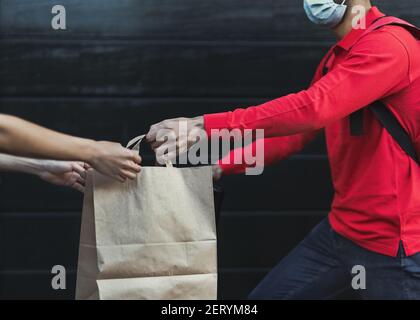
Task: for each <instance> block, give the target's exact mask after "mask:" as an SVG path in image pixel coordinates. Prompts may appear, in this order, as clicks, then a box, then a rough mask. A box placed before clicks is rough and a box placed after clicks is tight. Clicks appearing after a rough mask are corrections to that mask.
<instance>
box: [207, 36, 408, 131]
mask: <svg viewBox="0 0 420 320" xmlns="http://www.w3.org/2000/svg"><path fill="white" fill-rule="evenodd" d="M383 43H387V44H388V45H387V50H384V47H383ZM408 69H409V59H408V55H407V52H406V49H405V47H404V46H403V45H402V44H401V43H400V42H399V40H398V39H395V38H394V36H393V35H392V34H390V33H387V32H382V30H379V31H376V32H372V33H371V34H369V35H367V36H366V37H364V38H363V39H361V40H360V42H359V43H358V44H356V45H355V47H354V48H353V49H352V51H351V52H350V53H349V54H348V55H347V56H346V58H345V60H344V61H342V63H340V64H339V65H337V66H336V67H335V68H334V69H333V70H332V71H331V72H330V73H328V74H327V75H326V76H324V77H323V78H321V79H320V80H319V81H317V82H316V83H314V84H313V85H312V86H311V87H310V88H309V89H308V90H304V91H301V92H299V93H296V94H290V95H287V96H285V97H281V98H278V99H276V100H273V101H269V102H267V103H264V104H262V105H260V106H256V107H250V108H247V109H237V110H235V111H232V112H225V113H218V114H209V115H205V116H204V123H205V128H206V131H207V133H208V134H209V135H211V130H212V129H223V128H227V129H235V128H238V129H241V130H244V129H265V137H273V136H287V135H293V134H297V133H304V132H308V131H314V130H317V129H320V128H323V127H325V126H327V125H328V124H330V123H332V122H334V121H337V120H339V119H341V118H344V117H346V116H348V115H349V114H351V113H353V112H355V111H356V110H358V109H361V108H363V107H365V106H367V105H369V104H370V103H372V102H373V101H376V100H378V99H381V98H382V97H384V96H388V95H390V94H392V93H393V92H396V91H397V90H399V89H401V88H403V87H404V86H407V85H408V83H407V82H404V83H402V81H407V77H406V75H407V72H408ZM390 70H392V72H389V71H390Z"/></svg>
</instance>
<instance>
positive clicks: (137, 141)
mask: <svg viewBox="0 0 420 320" xmlns="http://www.w3.org/2000/svg"><path fill="white" fill-rule="evenodd" d="M145 136H146V135H145V134H142V135H140V136H137V137H135V138H133V139H131V140H130V141H128V143H127V146H126V148H128V149H131V150H134V151H140V145H141V143H142V142H143V141H144V137H145ZM165 165H166V167H168V168H172V167H173V164H172V161H170V160H166V161H165Z"/></svg>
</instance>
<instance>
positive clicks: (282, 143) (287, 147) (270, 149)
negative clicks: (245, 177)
mask: <svg viewBox="0 0 420 320" xmlns="http://www.w3.org/2000/svg"><path fill="white" fill-rule="evenodd" d="M317 133H318V131H313V132H309V133H305V134H297V135H293V136H287V137H274V138H265V139H262V141H259V140H257V141H254V142H253V143H252V144H250V145H248V146H245V147H243V148H239V149H235V150H232V151H231V152H230V153H229V154H227V155H226V156H225V157H223V158H222V159H220V160H219V161H218V162H217V164H216V165H215V167H214V170H213V173H214V175H213V176H214V178H215V180H218V179H219V178H220V177H221V176H222V175H231V174H243V173H244V172H245V170H246V169H247V168H250V167H253V166H255V165H257V163H261V161H256V163H254V164H247V163H246V162H245V161H241V162H240V163H235V157H238V156H239V159H244V158H245V157H244V154H245V153H250V154H252V155H253V156H258V155H257V154H256V152H257V150H258V148H257V144H258V143H264V154H263V155H262V156H263V161H262V164H263V165H264V166H270V165H273V164H274V163H276V162H278V161H281V160H283V159H285V158H287V157H289V156H290V155H292V154H294V153H297V152H299V151H301V150H302V149H303V147H304V146H305V145H306V144H307V143H309V142H310V141H312V140H313V139H314V138H315V136H316V135H317Z"/></svg>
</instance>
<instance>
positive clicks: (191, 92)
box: [0, 0, 420, 299]
mask: <svg viewBox="0 0 420 320" xmlns="http://www.w3.org/2000/svg"><path fill="white" fill-rule="evenodd" d="M301 2H302V1H300V0H258V1H255V0H212V1H210V0H62V1H59V3H60V4H63V5H65V6H66V9H67V30H66V31H53V30H52V29H51V27H50V22H51V18H52V15H51V13H50V12H51V7H52V6H53V5H55V4H57V1H49V0H37V1H33V0H0V97H1V99H0V112H5V113H10V114H15V115H18V116H21V117H23V118H26V119H29V120H32V121H35V122H37V123H40V124H42V125H45V126H48V127H50V128H53V129H57V130H60V131H64V132H67V133H70V134H77V135H82V136H86V137H91V138H96V139H107V140H115V141H120V142H126V141H128V140H129V138H131V137H133V136H135V135H138V134H140V133H144V132H146V131H147V129H148V127H149V126H150V124H152V123H154V122H156V121H159V120H162V119H164V118H169V117H176V116H194V115H199V114H202V113H209V112H217V111H224V110H229V109H232V108H234V107H237V106H248V105H254V104H257V103H260V102H263V101H265V100H268V99H271V98H275V97H278V96H281V95H283V94H287V93H290V92H295V91H298V90H301V89H304V88H305V87H306V86H307V85H308V84H309V82H310V80H311V78H312V74H313V72H314V70H315V67H316V65H317V63H318V62H319V60H320V59H321V57H322V56H323V54H324V53H325V52H326V50H327V48H328V46H329V45H331V44H332V42H333V38H332V37H331V36H330V35H329V34H328V33H326V31H325V30H323V29H322V28H318V27H315V26H312V25H311V24H310V23H309V22H307V19H306V17H305V16H304V12H303V10H302V3H301ZM377 3H378V4H380V6H381V8H382V9H383V10H384V11H386V12H387V13H389V14H395V15H399V16H400V17H403V18H405V19H408V20H410V21H412V22H414V23H417V24H420V10H419V9H420V3H419V2H418V0H403V1H391V0H383V1H377ZM222 184H223V185H224V187H225V189H226V201H225V204H224V211H223V213H222V218H221V221H220V225H219V230H218V232H219V247H220V248H219V268H220V270H219V272H220V276H219V278H220V280H219V288H220V289H219V290H220V298H225V299H230V298H244V297H246V295H247V293H249V292H250V290H251V289H252V288H253V287H254V286H255V285H256V284H257V283H258V281H259V280H260V279H261V278H262V277H263V276H264V274H266V272H267V271H268V270H269V269H270V268H271V267H273V266H274V265H275V264H276V262H277V261H279V260H280V259H281V258H282V257H283V256H284V255H285V254H286V253H287V252H288V251H289V250H290V249H291V248H292V247H293V246H294V245H295V244H296V243H297V242H298V241H300V240H301V239H302V238H303V237H304V235H305V234H306V233H307V232H308V231H309V230H310V228H311V227H312V226H313V225H314V224H316V223H317V222H318V221H319V220H320V219H322V217H324V216H325V215H326V213H327V211H328V208H329V202H330V199H331V196H332V188H331V185H330V177H329V170H328V163H327V158H326V156H325V148H324V142H323V139H322V137H320V139H318V140H317V141H316V142H314V143H313V144H312V145H310V146H308V147H307V148H306V149H305V150H304V152H302V153H301V154H299V155H296V156H293V157H291V158H290V159H288V160H286V161H284V162H283V163H281V164H279V165H277V166H276V167H273V168H270V169H267V170H266V171H265V173H264V175H263V176H259V177H244V176H236V177H228V178H225V179H224V181H223V183H222ZM0 201H1V202H0V297H1V298H40V299H44V298H53V299H54V298H65V299H73V298H74V287H75V269H76V265H77V252H78V240H79V227H80V213H81V204H82V196H81V195H79V194H77V193H76V192H73V191H71V190H68V189H61V188H57V187H53V186H50V185H47V184H45V183H43V182H41V181H39V180H37V179H36V178H34V177H29V176H23V175H19V174H2V175H1V180H0ZM55 264H62V265H64V266H66V267H67V270H68V289H67V290H65V291H54V290H52V289H51V286H50V279H51V274H50V270H51V267H52V266H53V265H55Z"/></svg>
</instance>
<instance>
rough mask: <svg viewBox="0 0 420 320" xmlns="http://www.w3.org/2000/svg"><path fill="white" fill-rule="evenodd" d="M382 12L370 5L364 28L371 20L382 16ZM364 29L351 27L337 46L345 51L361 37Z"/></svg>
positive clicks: (367, 26) (370, 23) (369, 24)
mask: <svg viewBox="0 0 420 320" xmlns="http://www.w3.org/2000/svg"><path fill="white" fill-rule="evenodd" d="M384 16H385V14H383V13H382V12H381V11H379V9H378V8H377V7H372V8H371V9H370V10H369V11H368V12H367V14H366V28H369V27H370V26H371V25H372V23H373V22H375V21H376V20H377V19H379V18H381V17H384ZM365 31H366V29H352V30H351V31H350V32H349V33H348V34H347V35H346V36H345V37H344V38H343V39H341V40H340V41H339V42H338V43H337V45H336V46H337V47H340V48H342V49H344V50H346V51H348V50H350V48H351V47H352V46H353V45H354V44H355V43H356V42H357V41H358V40H359V39H360V38H361V37H362V35H363V33H364V32H365Z"/></svg>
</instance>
